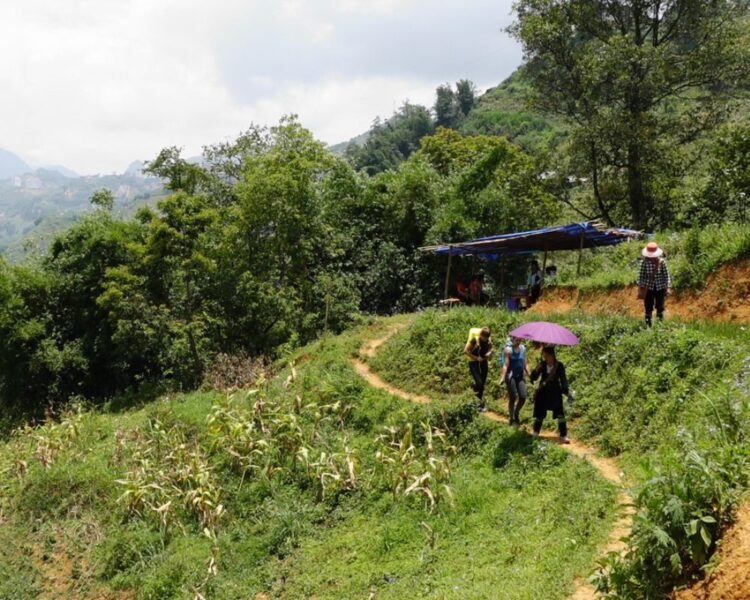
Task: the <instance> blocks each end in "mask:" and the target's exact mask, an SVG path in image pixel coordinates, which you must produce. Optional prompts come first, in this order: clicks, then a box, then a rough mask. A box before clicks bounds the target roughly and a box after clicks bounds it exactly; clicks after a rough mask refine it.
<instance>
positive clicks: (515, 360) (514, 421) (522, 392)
mask: <svg viewBox="0 0 750 600" xmlns="http://www.w3.org/2000/svg"><path fill="white" fill-rule="evenodd" d="M503 352H504V360H503V370H502V374H501V376H500V381H502V382H504V383H505V385H506V386H507V388H508V419H509V421H510V424H511V425H520V424H521V409H522V408H523V405H524V404H526V380H525V376H526V375H529V365H528V361H527V360H526V346H524V345H523V344H522V343H521V340H520V338H511V343H510V344H508V345H506V346H505V349H504V350H503Z"/></svg>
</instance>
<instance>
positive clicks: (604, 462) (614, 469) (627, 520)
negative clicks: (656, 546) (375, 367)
mask: <svg viewBox="0 0 750 600" xmlns="http://www.w3.org/2000/svg"><path fill="white" fill-rule="evenodd" d="M406 326H407V324H404V325H398V326H396V327H392V328H391V329H389V330H388V332H387V333H386V334H385V335H384V336H382V337H380V338H377V339H374V340H370V341H369V342H367V343H366V344H365V345H364V346H362V348H361V349H360V355H364V356H366V357H373V356H375V353H376V352H377V349H378V348H379V347H380V346H382V345H383V344H385V343H386V342H387V341H388V340H389V339H390V338H391V337H392V336H393V335H394V334H395V333H397V332H398V331H400V330H401V329H403V328H405V327H406ZM352 364H353V365H354V368H355V369H356V370H357V373H358V374H359V375H360V376H361V377H362V378H363V379H364V380H365V381H367V383H369V384H370V385H371V386H372V387H375V388H377V389H380V390H384V391H386V392H388V393H390V394H392V395H394V396H397V397H399V398H403V399H404V400H410V401H412V402H419V403H422V404H428V403H430V402H431V401H432V399H431V398H430V397H429V396H423V395H420V394H413V393H411V392H407V391H405V390H402V389H400V388H397V387H395V386H393V385H391V384H389V383H387V382H385V381H383V379H382V378H381V377H380V376H379V375H377V374H376V373H374V372H373V371H372V369H371V368H370V365H368V364H367V363H366V362H365V361H363V360H361V359H358V358H352ZM482 415H483V416H484V417H486V418H488V419H490V420H491V421H496V422H498V423H503V424H507V422H508V419H507V417H505V416H504V415H501V414H500V413H497V412H494V411H487V412H484V413H482ZM542 437H543V438H544V439H546V440H548V441H550V442H553V443H556V444H559V445H560V447H561V448H563V449H565V450H567V451H568V452H570V453H571V454H574V455H575V456H578V457H580V458H582V459H584V460H587V461H589V462H590V463H591V464H592V465H593V466H594V467H595V468H596V469H597V470H598V471H599V473H600V474H601V475H602V477H604V478H605V479H607V480H608V481H610V482H612V483H614V484H615V485H617V486H618V487H619V489H620V494H619V496H618V501H619V503H620V507H621V508H620V514H619V516H618V518H617V520H616V521H615V524H614V526H613V528H612V531H611V532H610V535H609V538H608V539H607V541H606V543H605V544H604V545H603V546H602V547H601V548H600V552H601V554H607V553H609V552H613V551H617V552H622V551H623V550H624V549H625V544H624V543H623V541H622V538H623V537H625V536H626V535H627V534H628V533H629V532H630V527H631V525H632V520H633V509H632V499H631V498H630V496H629V495H628V493H627V492H626V490H625V489H624V487H623V483H624V482H623V478H622V471H621V470H620V467H619V465H618V464H617V461H615V460H614V459H611V458H605V457H601V456H598V455H597V453H596V450H595V449H594V448H592V447H590V446H586V445H585V444H583V443H581V442H579V441H577V440H571V442H570V444H560V442H559V439H558V438H557V437H556V436H553V435H552V434H547V433H545V434H542ZM574 585H575V591H574V592H573V594H572V595H571V596H570V597H569V599H568V600H595V598H596V597H597V595H596V590H595V589H594V587H593V586H592V585H591V584H590V583H588V582H587V581H586V580H585V579H584V578H582V577H579V578H578V579H576V580H575V582H574ZM684 600H693V598H685V599H684ZM696 600H697V599H696ZM701 600H703V599H702V598H701ZM712 600H713V599H712Z"/></svg>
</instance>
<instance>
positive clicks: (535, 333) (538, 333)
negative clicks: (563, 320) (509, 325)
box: [510, 321, 578, 346]
mask: <svg viewBox="0 0 750 600" xmlns="http://www.w3.org/2000/svg"><path fill="white" fill-rule="evenodd" d="M510 335H511V337H517V338H521V339H524V340H531V341H533V342H541V343H543V344H554V345H555V346H577V345H578V336H576V334H575V333H573V332H572V331H571V330H570V329H566V328H565V327H563V326H562V325H557V324H556V323H550V322H549V321H532V322H531V323H524V324H523V325H521V326H520V327H517V328H516V329H514V330H513V331H511V332H510Z"/></svg>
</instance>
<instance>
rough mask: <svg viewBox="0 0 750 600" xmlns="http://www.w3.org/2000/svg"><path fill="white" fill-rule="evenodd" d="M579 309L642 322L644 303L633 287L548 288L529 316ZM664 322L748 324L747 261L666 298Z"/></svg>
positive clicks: (749, 286) (749, 262) (749, 281)
mask: <svg viewBox="0 0 750 600" xmlns="http://www.w3.org/2000/svg"><path fill="white" fill-rule="evenodd" d="M572 309H580V310H582V311H584V312H587V313H591V314H610V315H611V314H618V315H625V316H630V317H637V318H641V317H642V316H643V300H638V298H637V289H636V287H635V286H634V285H632V286H628V287H624V288H616V289H611V290H590V291H579V290H576V289H572V288H564V287H561V288H554V287H553V288H549V289H547V290H545V293H544V296H543V297H542V299H541V300H540V301H539V302H538V303H537V304H535V305H534V306H533V307H532V308H530V309H529V312H531V313H542V314H552V313H561V312H567V311H569V310H572ZM666 316H667V318H669V317H680V318H682V319H685V320H712V321H725V322H732V323H750V259H745V260H741V261H738V262H736V263H732V264H727V265H724V266H722V267H721V268H720V269H718V270H717V271H716V273H714V274H713V275H711V276H710V277H709V278H708V280H707V281H706V283H705V285H704V287H703V288H702V289H699V290H690V291H685V292H679V293H676V294H674V295H673V296H670V297H669V298H667V312H666Z"/></svg>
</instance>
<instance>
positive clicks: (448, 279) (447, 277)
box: [443, 246, 453, 300]
mask: <svg viewBox="0 0 750 600" xmlns="http://www.w3.org/2000/svg"><path fill="white" fill-rule="evenodd" d="M452 260H453V252H451V247H450V246H448V270H447V271H446V273H445V291H444V292H443V300H447V299H448V290H449V288H450V284H451V261H452Z"/></svg>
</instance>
